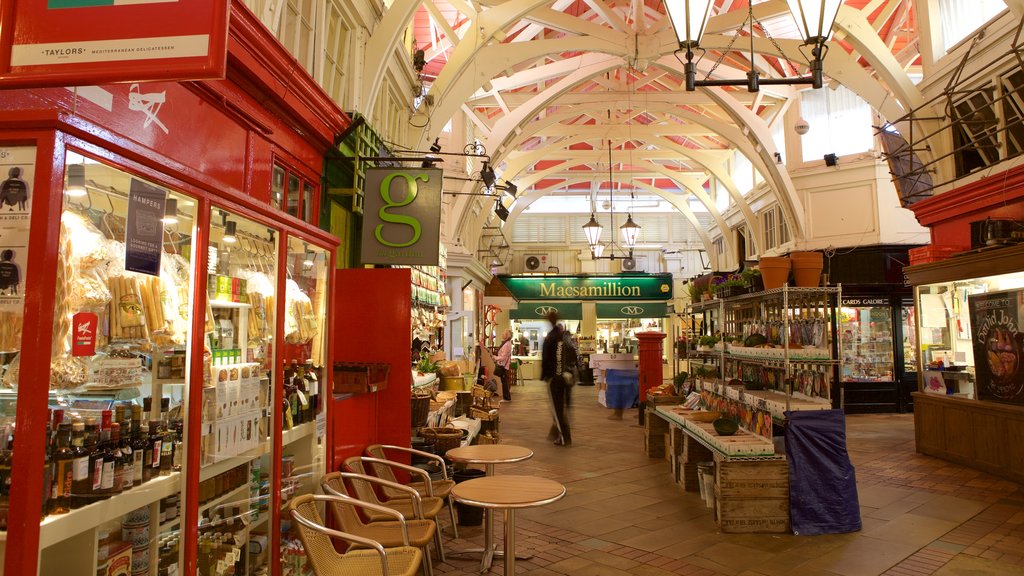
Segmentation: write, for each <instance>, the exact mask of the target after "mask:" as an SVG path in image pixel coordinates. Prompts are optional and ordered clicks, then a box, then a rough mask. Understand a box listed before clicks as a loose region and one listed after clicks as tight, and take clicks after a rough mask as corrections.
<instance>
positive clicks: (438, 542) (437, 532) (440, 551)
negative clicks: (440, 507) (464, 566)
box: [434, 526, 446, 563]
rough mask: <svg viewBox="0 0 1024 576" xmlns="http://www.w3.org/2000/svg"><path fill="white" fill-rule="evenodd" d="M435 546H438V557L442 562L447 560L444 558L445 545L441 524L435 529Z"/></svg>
mask: <svg viewBox="0 0 1024 576" xmlns="http://www.w3.org/2000/svg"><path fill="white" fill-rule="evenodd" d="M434 547H435V548H437V559H438V560H440V561H441V562H442V563H444V562H446V560H445V559H444V546H442V545H441V528H440V526H439V527H438V529H437V530H435V531H434Z"/></svg>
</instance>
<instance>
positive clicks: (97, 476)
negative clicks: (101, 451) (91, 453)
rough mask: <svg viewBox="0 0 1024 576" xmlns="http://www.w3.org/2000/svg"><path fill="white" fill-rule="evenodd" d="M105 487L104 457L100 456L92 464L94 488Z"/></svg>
mask: <svg viewBox="0 0 1024 576" xmlns="http://www.w3.org/2000/svg"><path fill="white" fill-rule="evenodd" d="M102 487H103V459H102V458H98V459H97V460H96V461H95V462H93V465H92V489H93V490H94V491H95V490H99V489H100V488H102Z"/></svg>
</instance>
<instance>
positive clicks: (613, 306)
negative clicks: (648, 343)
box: [595, 302, 668, 319]
mask: <svg viewBox="0 0 1024 576" xmlns="http://www.w3.org/2000/svg"><path fill="white" fill-rule="evenodd" d="M595 306H597V317H598V318H604V319H609V318H664V317H665V316H668V305H667V304H665V303H664V302H615V303H610V302H598V303H597V304H596V305H595Z"/></svg>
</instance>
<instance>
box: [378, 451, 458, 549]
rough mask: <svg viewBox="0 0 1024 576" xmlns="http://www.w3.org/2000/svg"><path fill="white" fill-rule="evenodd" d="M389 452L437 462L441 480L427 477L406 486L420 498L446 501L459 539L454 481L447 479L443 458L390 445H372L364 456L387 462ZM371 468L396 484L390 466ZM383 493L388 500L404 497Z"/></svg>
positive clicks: (387, 490) (398, 494)
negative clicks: (402, 453)
mask: <svg viewBox="0 0 1024 576" xmlns="http://www.w3.org/2000/svg"><path fill="white" fill-rule="evenodd" d="M389 451H391V452H404V453H406V454H412V455H415V456H420V457H422V458H428V459H430V460H435V461H437V463H438V464H440V466H441V472H442V474H443V477H442V479H441V480H432V479H430V477H429V476H428V477H427V480H426V481H422V480H421V481H418V482H409V483H408V484H407V486H409V487H410V488H413V489H414V490H416V492H418V493H419V494H420V496H437V497H438V498H444V499H445V501H447V503H448V515H449V516H450V517H451V519H452V534H453V535H454V536H455V537H456V538H458V537H459V529H458V525H457V523H456V522H455V503H454V501H453V499H452V488H454V487H455V481H454V480H451V479H449V478H448V466H447V465H446V463H445V461H444V458H442V457H440V456H438V455H437V454H431V453H429V452H422V451H420V450H414V449H412V448H405V447H402V446H392V445H390V444H372V445H370V446H367V447H366V454H367V455H368V456H371V457H373V458H377V459H380V460H389V458H388V457H387V456H388V454H387V453H388V452H389ZM371 467H372V468H373V473H374V474H375V475H377V476H379V477H381V478H383V479H385V480H390V481H392V482H398V480H397V479H396V478H395V473H394V471H393V470H392V467H391V466H384V465H381V464H377V463H371ZM428 484H429V486H430V488H429V489H428V488H427V485H428ZM383 492H384V495H385V496H387V497H388V498H405V497H406V496H405V493H404V492H401V491H394V490H390V491H389V489H388V488H384V489H383Z"/></svg>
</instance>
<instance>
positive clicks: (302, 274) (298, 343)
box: [281, 237, 330, 576]
mask: <svg viewBox="0 0 1024 576" xmlns="http://www.w3.org/2000/svg"><path fill="white" fill-rule="evenodd" d="M329 263H330V260H329V255H328V253H327V251H326V250H323V249H321V248H318V247H316V246H313V245H311V244H309V243H307V242H303V241H302V240H301V239H299V238H295V237H289V238H288V270H287V274H288V276H287V280H286V281H285V286H286V288H285V291H286V294H285V298H286V300H285V318H284V333H285V336H284V346H283V350H284V362H285V367H284V382H283V386H284V399H285V402H284V404H283V405H282V409H283V410H286V412H285V413H284V417H283V419H282V425H283V428H282V430H283V432H282V434H281V446H282V451H283V453H282V457H281V515H282V518H285V519H287V518H288V515H287V506H288V503H289V502H290V501H291V499H292V498H293V497H294V496H296V495H299V494H312V493H317V492H319V486H320V478H321V476H323V475H324V474H325V473H326V472H327V468H326V453H325V448H326V447H325V442H326V438H325V435H326V425H327V419H326V416H327V413H326V404H325V403H324V402H321V398H323V397H324V396H322V395H321V386H322V385H323V384H324V383H326V377H327V374H326V371H325V366H326V358H327V324H326V319H327V296H328V292H327V290H328V278H329V276H330V275H329V268H328V265H329ZM302 550H303V548H302V542H301V541H300V540H299V536H298V533H297V532H294V531H290V532H287V533H285V534H283V535H282V538H281V562H282V574H284V575H286V576H300V575H302V576H305V575H307V574H312V571H311V569H309V567H308V566H307V565H306V557H305V555H304V554H303V553H302Z"/></svg>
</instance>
